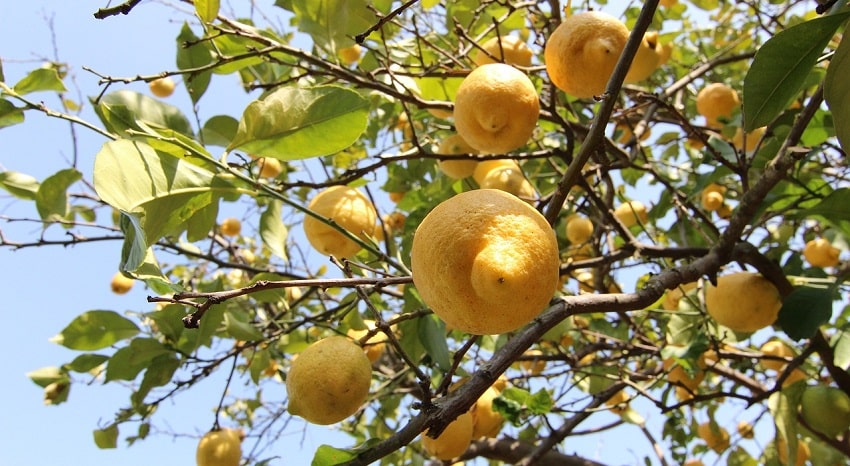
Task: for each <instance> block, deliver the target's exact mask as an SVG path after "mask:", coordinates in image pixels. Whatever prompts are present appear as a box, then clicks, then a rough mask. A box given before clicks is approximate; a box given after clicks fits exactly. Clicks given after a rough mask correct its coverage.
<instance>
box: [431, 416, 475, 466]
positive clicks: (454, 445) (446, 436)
mask: <svg viewBox="0 0 850 466" xmlns="http://www.w3.org/2000/svg"><path fill="white" fill-rule="evenodd" d="M425 433H427V431H426V432H425ZM425 433H423V435H422V448H424V449H425V451H426V452H428V454H429V455H431V456H433V457H435V458H437V459H441V460H450V459H452V458H455V457H457V456H460V455H461V454H463V452H465V451H466V449H467V448H469V444H470V443H472V414H471V413H470V412H469V411H467V412H465V413H463V414H461V415H460V416H458V417H457V419H455V420H454V421H452V422H451V423H449V425H448V426H447V427H446V430H444V431H443V432H442V433H441V434H440V435H439V436H437V438H431V437H428V436H427V435H425Z"/></svg>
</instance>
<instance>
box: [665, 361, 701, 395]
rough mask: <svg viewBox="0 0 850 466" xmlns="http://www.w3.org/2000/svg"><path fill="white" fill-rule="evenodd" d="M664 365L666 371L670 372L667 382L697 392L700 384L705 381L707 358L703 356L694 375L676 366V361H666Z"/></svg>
mask: <svg viewBox="0 0 850 466" xmlns="http://www.w3.org/2000/svg"><path fill="white" fill-rule="evenodd" d="M663 364H664V370H666V371H668V372H667V381H668V382H670V383H671V384H675V385H678V386H680V387H684V388H686V389H688V390H690V391H696V389H697V387H698V386H699V384H700V383H701V382H702V381H703V379H705V358H704V356H702V355H701V356H700V358H699V359H698V360H697V367H696V369H695V370H694V371H693V373H692V374H689V373H688V371H686V370H685V369H684V368H683V367H682V366H680V365H679V364H676V360H675V359H672V358H668V359H665V360H664V363H663Z"/></svg>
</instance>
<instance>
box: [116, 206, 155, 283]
mask: <svg viewBox="0 0 850 466" xmlns="http://www.w3.org/2000/svg"><path fill="white" fill-rule="evenodd" d="M119 226H120V228H121V232H122V233H124V244H123V245H122V246H121V264H120V266H119V267H120V269H121V270H125V271H127V272H134V271H135V270H136V269H138V268H139V267H141V266H142V264H144V262H145V258H146V257H147V252H148V250H149V249H150V248H149V247H148V243H147V241H146V240H145V230H144V229H143V228H142V220H141V214H128V213H126V212H121V220H120V222H119Z"/></svg>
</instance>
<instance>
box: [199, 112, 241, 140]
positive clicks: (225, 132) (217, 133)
mask: <svg viewBox="0 0 850 466" xmlns="http://www.w3.org/2000/svg"><path fill="white" fill-rule="evenodd" d="M238 129H239V121H238V120H237V119H236V118H233V117H232V116H229V115H216V116H214V117H212V118H210V119H209V120H207V122H206V123H204V127H203V128H202V129H201V139H202V140H203V141H204V144H206V145H209V146H220V147H227V146H228V145H230V141H232V140H233V138H234V137H235V136H236V131H237V130H238Z"/></svg>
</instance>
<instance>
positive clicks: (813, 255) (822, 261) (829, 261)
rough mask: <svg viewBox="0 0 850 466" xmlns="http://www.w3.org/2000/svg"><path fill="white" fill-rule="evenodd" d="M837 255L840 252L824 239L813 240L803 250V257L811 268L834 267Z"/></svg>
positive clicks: (836, 262) (836, 263)
mask: <svg viewBox="0 0 850 466" xmlns="http://www.w3.org/2000/svg"><path fill="white" fill-rule="evenodd" d="M839 255H841V250H840V249H838V248H836V247H835V246H833V245H832V243H830V242H829V241H828V240H826V239H824V238H816V239H813V240H811V241H809V242H807V243H806V246H805V247H804V248H803V257H805V258H806V262H808V263H809V264H811V265H812V266H813V267H835V266H836V265H838V262H839V259H838V256H839Z"/></svg>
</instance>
